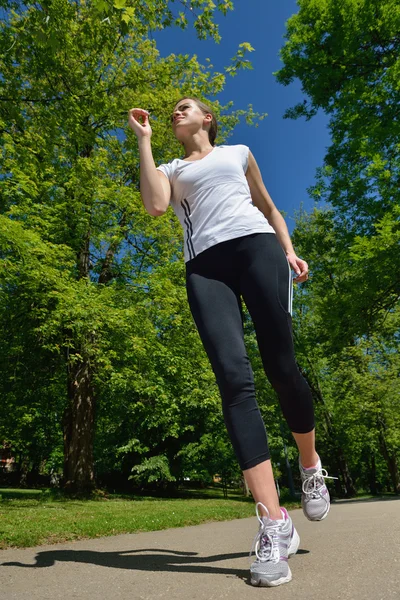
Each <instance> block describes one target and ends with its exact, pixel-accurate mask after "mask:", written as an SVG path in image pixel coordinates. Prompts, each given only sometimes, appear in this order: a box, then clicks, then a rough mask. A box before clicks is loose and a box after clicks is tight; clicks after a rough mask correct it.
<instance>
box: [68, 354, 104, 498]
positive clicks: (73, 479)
mask: <svg viewBox="0 0 400 600" xmlns="http://www.w3.org/2000/svg"><path fill="white" fill-rule="evenodd" d="M92 379H93V378H92V370H91V365H90V361H89V358H88V357H83V358H82V359H80V360H79V361H78V360H77V361H76V362H75V361H74V362H73V363H71V362H69V365H68V406H67V408H66V410H65V412H64V418H63V432H64V477H63V487H64V489H65V490H66V491H69V492H74V493H88V492H90V491H91V490H93V488H94V487H95V478H94V464H93V438H94V417H95V407H96V399H95V395H94V389H93V381H92Z"/></svg>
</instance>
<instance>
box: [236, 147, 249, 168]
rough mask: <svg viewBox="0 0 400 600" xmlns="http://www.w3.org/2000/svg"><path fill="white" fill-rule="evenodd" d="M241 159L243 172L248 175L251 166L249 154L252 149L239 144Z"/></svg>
mask: <svg viewBox="0 0 400 600" xmlns="http://www.w3.org/2000/svg"><path fill="white" fill-rule="evenodd" d="M238 148H239V150H240V158H241V161H242V167H243V172H244V173H245V174H246V171H247V167H248V166H249V152H250V148H249V147H248V146H245V145H244V144H239V145H238Z"/></svg>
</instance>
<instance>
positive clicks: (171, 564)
mask: <svg viewBox="0 0 400 600" xmlns="http://www.w3.org/2000/svg"><path fill="white" fill-rule="evenodd" d="M308 552H309V551H308V550H299V551H298V554H308ZM145 553H149V554H145ZM248 556H249V555H248V553H247V552H233V553H231V554H215V555H211V556H198V553H197V552H180V551H177V550H164V549H160V548H143V549H140V550H125V551H124V550H123V551H120V552H96V551H93V550H48V551H45V552H38V553H37V554H36V557H35V558H36V563H35V564H24V563H21V562H4V563H2V565H1V566H3V567H27V568H33V569H37V568H41V567H52V566H54V565H55V563H56V561H59V562H75V563H90V564H94V565H98V566H101V567H111V568H114V569H132V570H136V571H170V572H180V573H219V574H224V575H234V576H236V577H239V578H240V579H243V580H247V579H248V577H249V570H248V569H246V570H244V569H235V568H228V567H212V566H208V565H206V564H204V563H213V562H218V561H223V560H234V559H236V558H245V557H248Z"/></svg>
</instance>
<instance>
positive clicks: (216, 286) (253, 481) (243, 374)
mask: <svg viewBox="0 0 400 600" xmlns="http://www.w3.org/2000/svg"><path fill="white" fill-rule="evenodd" d="M213 258H214V261H215V260H216V253H215V252H214V253H213ZM202 263H204V259H203V260H202ZM197 264H199V261H197ZM210 271H212V269H211V268H210V269H209V270H207V269H206V270H205V269H204V266H203V269H199V268H198V269H197V270H193V268H192V267H191V266H190V267H189V268H188V271H187V294H188V300H189V305H190V308H191V311H192V314H193V318H194V321H195V323H196V326H197V329H198V331H199V334H200V337H201V340H202V342H203V345H204V348H205V350H206V352H207V355H208V357H209V359H210V362H211V366H212V368H213V371H214V373H215V376H216V379H217V383H218V386H219V389H220V393H221V397H222V407H223V413H224V419H225V423H226V427H227V430H228V433H229V436H230V439H231V441H232V445H233V448H234V451H235V454H236V456H237V458H238V461H239V465H240V467H241V468H242V470H243V474H244V476H245V477H246V481H247V483H248V485H249V488H250V490H251V492H252V494H253V497H254V500H255V501H256V502H262V504H264V505H265V506H266V507H267V509H268V511H269V513H270V516H271V518H281V512H280V509H279V500H278V496H277V493H276V487H275V482H274V478H273V474H272V468H271V462H270V460H269V450H268V443H267V435H266V432H265V427H264V423H263V421H262V417H261V414H260V411H259V408H258V406H257V402H256V398H255V389H254V380H253V373H252V370H251V366H250V362H249V359H248V356H247V352H246V348H245V345H244V334H243V320H242V309H241V300H240V297H239V295H238V293H237V292H236V291H235V289H234V284H233V282H232V281H230V280H229V277H228V278H227V279H228V280H227V281H222V280H221V279H217V278H216V277H215V276H214V277H213V276H210V274H209V272H210ZM227 271H229V268H228V265H226V269H225V272H227ZM206 273H207V274H206ZM262 512H263V511H262Z"/></svg>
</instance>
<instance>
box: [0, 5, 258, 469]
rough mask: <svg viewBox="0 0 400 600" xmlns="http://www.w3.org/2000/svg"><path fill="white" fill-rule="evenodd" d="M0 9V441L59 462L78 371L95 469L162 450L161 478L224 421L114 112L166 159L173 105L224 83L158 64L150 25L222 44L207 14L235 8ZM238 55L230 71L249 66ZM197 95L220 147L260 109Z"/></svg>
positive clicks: (215, 75)
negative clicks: (135, 123) (90, 399)
mask: <svg viewBox="0 0 400 600" xmlns="http://www.w3.org/2000/svg"><path fill="white" fill-rule="evenodd" d="M2 5H3V8H4V10H3V19H2V21H1V24H0V74H1V76H0V98H1V105H0V131H1V138H0V155H1V162H2V176H1V178H0V320H1V324H2V332H3V333H2V338H1V344H0V348H1V350H0V372H1V387H0V394H1V399H2V403H3V406H4V407H5V410H7V414H8V415H9V419H7V420H2V422H1V424H0V436H1V439H5V440H9V441H10V442H11V443H12V446H13V451H14V453H16V455H17V460H18V462H19V464H20V465H21V464H22V462H23V461H25V460H26V461H27V463H29V465H30V466H28V467H27V468H28V469H36V470H39V469H40V470H41V471H42V472H49V469H51V468H57V469H60V461H59V457H60V453H61V452H62V450H63V430H62V428H63V424H64V426H65V422H64V420H65V417H66V409H67V407H68V406H69V405H70V402H71V394H72V392H71V390H73V389H74V386H75V387H79V386H77V380H76V378H75V379H74V377H75V375H76V374H77V373H79V371H80V370H84V368H87V372H88V377H89V378H90V380H89V381H88V383H90V386H89V387H90V390H92V389H93V390H94V392H93V396H94V400H95V404H96V415H95V416H96V437H95V442H94V444H95V464H96V471H97V473H99V474H100V475H101V474H103V473H107V472H109V471H118V470H119V471H120V472H122V473H123V476H124V477H126V479H127V478H128V475H129V474H130V473H131V472H132V468H136V467H138V468H139V466H140V465H143V464H146V465H149V464H150V466H151V465H152V464H153V462H154V460H155V459H154V458H150V457H154V456H160V457H166V458H165V461H166V462H165V469H171V473H173V474H172V475H171V477H175V475H178V472H179V468H180V459H178V458H177V456H178V453H179V451H180V450H181V448H182V447H183V446H184V445H185V444H187V443H191V442H192V441H193V440H194V439H198V438H200V437H201V436H202V435H203V434H204V432H205V430H206V429H207V427H208V426H209V424H210V422H212V421H213V419H218V418H219V419H220V412H221V409H220V400H219V397H218V394H217V390H216V386H215V382H214V378H213V375H212V372H211V369H210V367H209V364H208V361H207V358H206V356H205V353H204V350H203V348H202V346H201V343H200V340H199V337H198V334H197V332H196V330H195V327H194V324H193V320H192V317H191V315H190V312H189V309H188V306H187V301H186V295H185V283H184V267H183V264H182V258H181V254H182V232H181V228H180V225H179V223H178V221H177V219H176V218H175V217H174V215H173V214H172V212H168V213H167V214H166V215H165V216H164V217H163V218H162V219H154V218H152V217H150V216H149V215H147V214H146V212H145V210H144V209H143V206H142V202H141V199H140V194H139V156H138V147H137V141H136V138H135V136H134V135H133V133H132V131H131V130H130V129H129V128H128V127H127V112H128V110H129V109H130V108H131V107H132V106H143V107H145V108H147V109H149V110H150V112H151V120H152V128H153V132H154V135H153V140H152V142H153V154H154V158H155V161H156V163H160V162H166V161H168V160H170V159H171V158H173V157H175V156H177V155H179V154H180V151H181V150H180V145H179V143H178V142H177V141H176V140H175V138H174V137H173V135H172V132H171V128H170V120H169V115H170V111H171V107H172V106H173V105H174V103H175V102H176V100H177V98H179V97H181V96H182V95H184V94H188V93H190V94H193V95H196V96H199V97H203V98H205V99H206V97H208V96H211V97H213V96H215V95H217V94H218V93H219V92H220V91H221V90H222V89H223V87H224V84H225V74H224V73H219V72H216V71H214V70H213V68H212V66H211V65H210V64H208V65H202V64H200V63H199V62H198V60H197V57H196V56H190V55H182V54H179V55H170V56H166V57H162V56H160V54H159V52H158V50H157V47H156V44H155V43H154V41H153V40H152V39H151V37H152V35H151V34H152V31H154V30H156V29H161V28H163V27H167V26H173V25H179V26H183V27H185V26H189V25H190V26H193V27H194V28H195V31H196V33H197V35H198V37H200V38H201V39H204V38H206V37H212V38H213V39H214V40H215V41H219V33H218V27H217V25H216V24H215V23H214V20H213V19H214V13H215V11H216V10H219V11H221V12H222V13H224V14H225V13H226V12H227V11H228V10H231V9H232V8H233V5H232V2H230V1H222V0H218V1H217V2H215V3H214V2H212V1H210V0H193V1H192V2H186V1H184V2H181V3H180V6H181V7H182V8H183V12H182V15H179V11H178V10H177V8H178V6H177V4H176V3H173V2H167V1H162V2H159V1H158V0H157V1H155V0H152V1H149V2H145V3H143V2H141V1H140V2H139V1H138V0H126V1H123V0H118V1H115V2H108V1H104V0H97V1H94V2H92V3H89V4H87V3H81V2H69V1H68V0H55V1H54V2H52V3H47V4H45V5H38V4H35V3H32V2H27V3H26V4H25V5H20V4H19V3H16V2H7V1H5V2H3V4H2ZM250 50H251V47H250V45H249V44H246V43H245V44H242V45H241V46H240V48H239V51H238V57H240V58H241V59H242V58H243V56H244V52H245V51H250ZM239 62H240V61H239ZM239 62H238V61H237V64H236V65H235V66H232V67H231V68H230V72H231V74H234V73H235V71H236V70H237V69H239V68H242V67H244V68H248V63H247V61H242V63H243V64H239ZM211 103H212V105H213V108H214V109H215V111H216V113H217V115H218V116H219V120H220V122H221V128H220V136H219V140H218V141H219V142H223V141H224V140H225V139H226V138H227V137H228V136H229V134H230V132H231V130H232V129H233V127H234V126H235V125H236V124H237V123H238V122H239V120H240V119H241V118H242V117H244V116H245V117H246V119H247V121H248V122H253V121H257V120H258V117H259V115H257V114H256V113H255V112H254V111H253V109H252V107H249V110H244V109H241V110H233V109H232V103H229V104H228V105H226V106H222V105H221V104H220V103H219V102H218V101H213V102H211ZM88 389H89V388H88ZM67 390H68V394H69V395H68V394H67ZM115 449H117V451H115ZM146 460H150V463H148V462H146ZM163 460H164V459H163ZM143 461H145V462H143ZM151 461H153V462H151ZM163 464H164V463H163ZM146 469H147V470H146V473H150V472H151V468H150V467H148V468H147V467H146ZM143 477H144V475H143Z"/></svg>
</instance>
